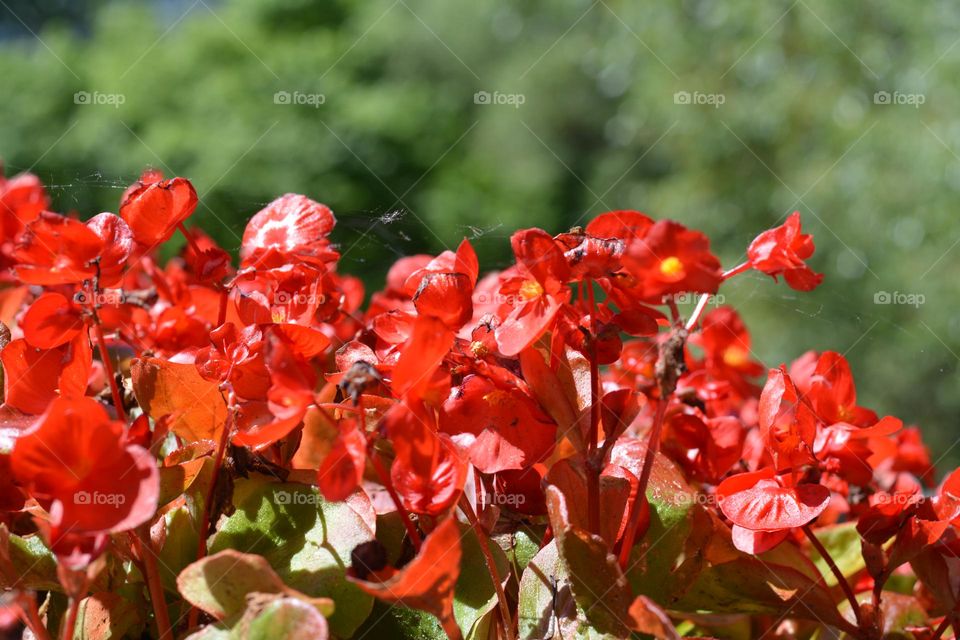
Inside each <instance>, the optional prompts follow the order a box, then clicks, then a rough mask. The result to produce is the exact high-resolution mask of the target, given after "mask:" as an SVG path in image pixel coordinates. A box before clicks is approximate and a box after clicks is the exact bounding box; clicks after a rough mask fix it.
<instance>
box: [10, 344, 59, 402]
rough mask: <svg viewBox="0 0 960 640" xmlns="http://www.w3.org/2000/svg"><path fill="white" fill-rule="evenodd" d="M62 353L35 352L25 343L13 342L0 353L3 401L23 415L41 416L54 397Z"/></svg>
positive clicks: (46, 350) (55, 350)
mask: <svg viewBox="0 0 960 640" xmlns="http://www.w3.org/2000/svg"><path fill="white" fill-rule="evenodd" d="M62 359H63V351H62V350H60V349H44V350H41V349H35V348H33V347H31V346H30V345H28V344H27V341H26V340H14V341H13V342H11V343H10V344H8V345H7V346H6V347H4V349H3V352H2V353H0V360H2V361H3V373H4V375H3V388H4V396H3V397H4V401H5V402H6V404H8V405H10V406H11V407H13V408H15V409H19V410H20V411H23V412H24V413H32V414H41V413H43V412H44V411H46V409H47V405H49V404H50V401H51V400H53V399H54V398H55V397H56V396H57V378H58V377H59V376H60V371H61V369H62V368H63V362H62Z"/></svg>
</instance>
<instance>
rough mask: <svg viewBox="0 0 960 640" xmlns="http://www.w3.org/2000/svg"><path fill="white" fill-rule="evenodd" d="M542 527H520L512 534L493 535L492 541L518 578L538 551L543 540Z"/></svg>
mask: <svg viewBox="0 0 960 640" xmlns="http://www.w3.org/2000/svg"><path fill="white" fill-rule="evenodd" d="M543 532H544V527H541V526H537V527H535V528H534V527H531V526H528V525H522V526H521V527H520V528H519V529H517V530H516V531H515V532H513V533H504V534H500V535H495V536H494V537H493V539H494V540H495V541H496V542H497V544H498V545H499V547H500V548H501V549H502V550H503V552H504V553H505V554H506V556H507V560H509V561H510V564H511V565H512V567H513V571H514V573H515V574H516V575H517V576H518V577H519V576H520V575H522V574H523V570H524V569H526V568H527V564H529V563H530V561H531V560H533V557H534V556H536V555H537V552H538V551H540V541H541V540H543Z"/></svg>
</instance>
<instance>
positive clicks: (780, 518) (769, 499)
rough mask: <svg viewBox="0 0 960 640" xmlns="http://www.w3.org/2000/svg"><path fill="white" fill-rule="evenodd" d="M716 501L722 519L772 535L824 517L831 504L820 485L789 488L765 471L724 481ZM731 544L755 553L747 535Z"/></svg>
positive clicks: (798, 485) (752, 541)
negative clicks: (823, 514)
mask: <svg viewBox="0 0 960 640" xmlns="http://www.w3.org/2000/svg"><path fill="white" fill-rule="evenodd" d="M717 500H718V502H719V506H720V510H721V511H722V512H723V515H725V516H726V517H727V518H728V519H729V520H730V521H731V522H732V523H733V524H735V525H736V526H738V527H741V528H743V529H747V530H750V531H761V532H766V533H775V532H780V531H785V530H787V529H794V528H797V527H802V526H803V525H805V524H808V523H809V522H811V521H812V520H813V519H814V518H816V517H817V516H819V515H820V514H821V513H823V511H824V510H825V509H826V508H827V505H829V504H830V490H829V489H827V488H826V487H824V486H822V485H819V484H797V485H793V486H791V485H789V484H787V483H786V482H785V481H784V480H783V478H781V477H779V476H777V475H776V474H774V471H773V469H770V468H767V469H764V470H762V471H754V472H751V473H741V474H739V475H735V476H731V477H729V478H727V479H726V480H724V481H723V482H721V483H720V485H719V486H718V487H717ZM781 539H782V538H781ZM733 542H734V545H737V547H738V548H741V547H747V548H741V550H742V551H746V552H748V553H753V552H754V548H755V547H752V546H751V545H752V544H754V543H755V542H756V541H755V540H753V539H752V538H751V536H749V535H743V534H742V533H741V534H740V536H738V535H734V538H733ZM764 546H765V545H764Z"/></svg>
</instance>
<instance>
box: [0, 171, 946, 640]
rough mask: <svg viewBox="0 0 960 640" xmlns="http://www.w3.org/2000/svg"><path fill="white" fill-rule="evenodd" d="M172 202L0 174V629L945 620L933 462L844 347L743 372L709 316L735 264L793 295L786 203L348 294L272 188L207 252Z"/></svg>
mask: <svg viewBox="0 0 960 640" xmlns="http://www.w3.org/2000/svg"><path fill="white" fill-rule="evenodd" d="M197 206H198V197H197V194H196V191H195V190H194V188H193V186H192V185H191V183H190V182H189V181H188V180H186V179H184V178H179V177H178V178H172V179H167V178H165V177H164V176H163V175H161V174H160V173H158V172H156V171H147V172H145V173H144V174H143V175H142V176H141V178H140V180H139V181H138V182H137V183H136V184H134V185H132V186H131V187H130V188H129V189H127V191H126V192H125V193H124V194H123V196H122V199H121V201H120V203H119V208H118V214H116V215H115V214H113V213H101V214H99V215H96V216H94V217H92V218H90V219H89V220H87V221H86V222H83V221H81V220H79V219H77V218H76V217H73V216H69V215H61V214H58V213H54V212H51V211H49V207H50V201H49V199H48V197H47V195H46V193H45V190H44V188H43V186H42V185H41V184H40V182H39V181H38V180H37V179H36V177H34V176H32V175H20V176H16V177H13V178H10V179H0V225H2V228H3V243H2V245H0V268H2V269H3V270H2V275H0V280H2V289H0V320H2V322H3V324H2V326H0V329H2V331H0V342H2V351H0V361H2V365H3V387H4V395H3V401H4V402H3V405H2V407H0V415H2V433H3V439H2V441H0V443H2V448H0V484H2V485H3V487H2V488H3V490H2V492H0V522H2V524H0V577H2V578H3V580H4V587H5V588H6V589H7V591H6V595H5V596H4V598H3V600H0V613H4V614H5V615H2V616H0V624H3V625H14V624H17V623H18V621H19V623H20V624H24V625H26V626H28V627H29V628H30V630H31V632H32V633H33V634H34V635H35V636H36V637H38V638H44V637H49V632H50V631H52V630H54V629H56V628H59V629H60V630H61V633H62V634H63V637H65V638H69V637H73V636H74V633H75V632H76V633H90V632H91V631H90V630H91V629H97V630H99V631H103V629H104V628H106V627H109V631H110V637H119V636H122V635H124V634H127V635H130V636H141V635H142V634H148V635H151V636H153V637H158V638H172V637H173V636H174V635H177V636H178V637H180V636H182V635H183V634H185V633H187V632H189V633H195V634H197V635H196V637H197V638H201V637H207V635H208V634H211V635H212V634H217V633H224V634H226V633H230V634H233V635H234V636H236V637H261V636H263V637H277V634H278V633H281V632H280V631H279V630H278V629H280V627H278V626H277V625H282V624H286V625H289V626H288V627H285V628H286V629H288V632H287V633H288V634H289V635H293V634H294V632H293V631H292V630H293V629H294V628H295V627H296V628H299V629H300V633H303V629H309V633H308V635H306V636H304V637H308V636H309V637H327V636H328V635H330V636H334V637H344V638H345V637H351V636H353V635H356V636H358V637H360V636H362V635H363V634H364V633H366V632H368V631H370V630H371V629H375V628H377V625H380V624H387V622H384V619H387V620H389V621H392V622H391V624H392V623H396V621H397V620H400V619H406V620H408V623H409V618H402V616H400V617H398V616H397V615H396V613H395V612H396V609H395V608H393V607H392V605H397V604H398V605H403V607H401V609H404V610H415V611H416V612H417V613H416V615H417V616H421V617H420V618H417V622H416V623H415V624H414V625H413V626H412V627H410V628H411V629H414V628H415V631H410V633H412V634H413V635H412V636H410V637H428V636H429V637H432V635H431V634H436V635H438V636H441V637H442V636H443V635H445V636H446V637H449V638H465V637H469V638H486V637H491V638H495V637H496V638H514V637H524V638H546V637H550V638H552V637H573V636H576V635H580V634H586V635H590V636H592V635H593V634H597V635H601V636H610V637H628V636H630V635H631V634H632V633H634V632H640V633H643V634H648V635H652V636H655V637H664V638H675V637H680V636H681V635H707V636H714V635H716V636H722V637H733V638H748V637H760V636H761V635H765V634H769V635H770V637H783V638H787V637H790V638H813V637H835V634H838V633H844V634H847V636H849V637H854V638H862V639H864V640H866V639H873V638H881V637H916V638H939V637H944V634H945V633H946V632H947V630H948V628H949V627H951V626H954V627H957V626H960V606H958V605H957V603H958V602H960V589H958V587H957V584H956V580H955V575H954V574H955V573H956V567H957V564H956V562H957V560H956V559H957V556H956V553H957V551H958V550H960V538H958V533H957V532H958V529H957V525H960V474H957V473H954V474H951V475H949V476H948V477H947V479H946V480H945V481H944V482H943V483H942V484H941V485H940V486H939V487H934V475H933V467H932V464H931V461H930V456H929V452H928V451H927V449H926V448H925V447H924V445H923V443H922V441H921V439H920V436H919V432H918V430H917V429H916V428H914V427H910V428H904V426H903V424H902V422H901V421H900V420H898V419H897V418H894V417H891V416H885V417H880V416H878V415H877V414H876V413H874V412H873V411H871V410H870V409H868V408H866V407H863V406H860V405H859V404H858V401H857V395H856V390H855V386H854V382H853V376H852V373H851V370H850V367H849V365H848V364H847V361H846V360H845V359H844V357H843V356H842V355H840V354H838V353H834V352H824V353H819V354H818V353H813V352H808V353H805V354H803V355H800V356H799V357H798V358H797V359H796V360H795V361H794V362H792V363H791V364H790V365H789V366H787V365H780V366H779V367H775V368H771V369H769V370H768V369H767V367H765V366H764V365H762V364H761V363H760V362H759V361H758V359H757V357H756V356H755V354H754V352H753V350H752V347H751V339H750V335H749V333H748V330H747V328H746V326H745V324H744V322H743V320H742V319H741V318H740V316H739V315H738V313H737V312H736V311H735V310H734V309H733V308H731V307H728V306H719V307H715V308H713V309H710V310H708V302H709V300H710V298H711V296H712V295H713V294H716V293H717V291H718V289H719V288H720V287H721V285H723V283H724V282H726V281H727V280H729V279H731V278H733V277H737V276H738V275H740V274H743V273H747V272H751V271H752V272H754V273H762V274H765V275H767V276H771V277H772V278H773V279H774V280H777V279H778V278H780V277H781V276H782V278H783V280H784V281H785V283H786V285H788V286H790V287H792V288H793V289H796V290H798V291H809V290H811V289H813V288H815V287H817V286H818V285H819V284H820V283H821V281H822V279H823V276H822V275H821V274H818V273H815V272H814V271H813V270H812V269H811V268H810V267H809V266H808V265H807V263H806V261H807V260H808V259H810V258H811V256H812V255H813V253H814V245H813V240H812V238H811V236H809V235H806V234H803V233H802V232H801V227H800V215H799V213H794V214H792V215H790V216H789V217H788V218H787V219H786V221H785V222H784V224H782V225H781V226H778V227H776V228H774V229H770V230H768V231H764V232H763V233H761V234H760V235H758V236H757V238H756V239H755V240H754V241H753V242H752V243H751V244H750V246H749V247H748V248H747V252H746V255H747V260H746V262H744V263H742V264H740V265H737V266H734V267H732V268H730V269H727V270H724V268H723V267H722V266H721V262H720V260H719V259H718V258H717V256H716V255H714V253H713V252H712V251H711V248H710V242H709V239H708V238H707V237H706V236H705V235H704V234H703V233H701V232H699V231H696V230H693V229H689V228H687V227H685V226H684V225H682V224H680V223H678V222H674V221H670V220H654V219H652V218H650V217H648V216H647V215H645V214H643V213H640V212H638V211H611V212H608V213H604V214H601V215H599V216H597V217H596V218H594V219H593V220H591V221H590V222H589V224H587V225H586V226H584V227H577V228H574V229H571V230H569V231H568V232H565V233H560V234H559V235H551V234H550V233H548V232H546V231H544V230H541V229H523V230H520V231H517V232H516V233H514V234H513V235H512V237H511V239H510V242H511V247H512V250H513V255H514V257H515V262H514V264H513V265H512V266H511V267H509V268H507V269H505V270H503V271H500V272H493V273H485V274H484V273H482V272H481V269H480V264H479V261H478V258H477V255H476V253H475V252H474V249H473V247H472V246H471V245H470V243H469V241H467V240H464V241H463V242H462V243H460V245H459V246H458V247H457V248H456V250H447V251H444V252H443V253H441V254H439V255H437V256H430V255H415V256H409V257H406V258H403V259H401V260H398V261H397V262H396V263H395V264H394V265H393V266H392V267H391V268H390V270H389V273H388V274H387V278H386V285H385V287H384V288H383V289H382V290H380V291H376V292H373V293H372V294H370V295H369V299H368V302H367V304H366V305H364V301H365V299H367V295H366V293H365V291H364V287H363V285H362V283H361V282H360V281H359V280H358V279H357V278H354V277H351V276H349V275H344V274H341V273H339V272H338V270H337V266H338V260H339V257H340V254H339V252H338V249H337V246H336V244H335V243H333V242H332V241H331V239H330V236H331V233H332V232H333V231H334V227H335V224H336V220H335V217H334V214H333V212H332V211H331V210H330V208H328V207H327V206H325V205H323V204H320V203H319V202H316V201H314V200H311V199H310V198H308V197H305V196H302V195H294V194H287V195H284V196H282V197H280V198H277V199H276V200H274V201H273V202H271V203H269V204H268V205H267V206H266V207H265V208H264V209H263V210H261V211H260V212H258V213H257V214H255V215H254V216H253V217H252V218H251V219H250V221H249V223H248V224H247V227H246V229H245V231H244V233H243V237H242V239H241V240H240V247H239V261H238V262H237V263H235V262H234V260H233V258H232V257H231V256H230V254H229V253H228V252H227V251H225V250H224V249H223V248H221V247H219V246H217V244H216V243H215V242H214V241H213V240H212V239H211V238H210V237H208V236H207V235H205V234H203V233H202V232H201V231H199V230H197V229H196V228H194V229H188V228H187V227H185V226H184V223H185V222H186V221H187V220H188V219H189V218H190V216H191V215H192V214H193V213H194V210H195V209H196V207H197ZM175 234H180V235H182V236H183V239H184V240H185V242H184V243H183V248H182V249H181V250H180V251H179V253H178V254H177V255H175V256H174V257H173V258H172V259H170V260H168V261H166V263H162V262H161V261H160V260H159V257H158V256H159V249H160V248H161V247H162V246H163V245H164V244H165V243H167V242H168V241H169V240H170V239H171V238H172V237H173V236H174V235H175ZM691 294H695V295H696V296H698V298H699V301H698V303H697V304H695V305H690V308H689V309H686V311H685V313H686V317H684V311H682V310H681V307H682V306H684V305H683V304H682V301H683V300H685V299H686V297H687V296H690V295H691ZM184 549H186V550H187V552H186V553H184ZM224 585H228V586H229V588H227V587H225V586H224ZM375 599H377V600H379V601H382V603H383V604H381V605H377V606H380V607H383V608H381V609H379V610H377V609H374V608H373V607H374V605H373V602H374V600H375ZM171 602H174V603H176V604H175V606H171ZM388 606H389V608H388ZM378 611H379V612H378ZM704 613H713V614H725V615H723V616H709V615H704ZM178 615H179V617H177V616H178ZM104 625H106V627H105V626H104ZM398 628H399V627H396V628H394V627H391V629H394V630H393V631H392V633H400V632H399V631H397V629H398ZM908 634H912V636H908ZM95 637H100V636H95ZM103 637H107V636H103ZM231 637H232V636H231ZM297 637H299V636H297Z"/></svg>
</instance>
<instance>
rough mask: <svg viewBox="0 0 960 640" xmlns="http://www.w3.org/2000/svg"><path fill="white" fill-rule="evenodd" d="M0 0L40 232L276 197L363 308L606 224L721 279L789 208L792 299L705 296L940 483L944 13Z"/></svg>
mask: <svg viewBox="0 0 960 640" xmlns="http://www.w3.org/2000/svg"><path fill="white" fill-rule="evenodd" d="M0 5H2V6H0V83H2V86H3V99H2V101H0V105H2V106H0V109H2V111H0V116H2V117H0V157H2V159H3V161H4V163H5V165H6V172H7V174H8V175H10V174H13V173H16V172H18V171H23V170H31V171H33V172H35V173H37V174H38V175H39V176H40V177H41V178H42V179H43V180H44V182H45V183H47V184H48V185H49V187H50V192H51V195H52V197H53V200H54V205H55V208H56V209H57V210H59V211H68V210H76V211H78V212H79V213H80V215H81V216H84V217H88V216H90V215H93V214H95V213H97V212H99V211H103V210H113V211H115V210H116V208H117V200H118V198H119V197H120V194H121V192H122V189H123V188H124V187H125V186H126V185H127V184H129V183H130V182H131V181H133V180H134V179H135V178H136V177H137V176H138V175H139V173H140V171H141V170H142V169H143V168H144V167H146V166H154V167H157V168H159V169H162V170H164V171H165V172H166V173H168V174H171V175H172V174H176V175H183V176H186V177H189V178H190V180H192V181H193V182H194V184H195V185H196V186H197V189H198V191H199V193H200V194H201V199H202V202H203V204H202V206H201V208H200V209H199V210H198V212H197V214H196V215H195V216H194V218H193V219H192V220H191V222H192V224H195V225H198V226H200V227H202V228H203V229H204V230H206V231H207V232H209V233H210V234H211V235H213V236H214V237H215V238H216V239H217V240H218V241H219V242H221V243H222V244H223V245H224V246H225V247H226V248H228V249H232V250H235V249H236V247H237V246H238V244H239V236H240V235H241V233H242V230H243V226H244V223H245V221H246V220H247V219H248V218H249V216H250V215H251V214H253V213H254V212H255V211H257V210H258V209H259V208H260V207H261V206H263V204H265V203H266V202H268V201H269V200H271V199H272V198H273V197H275V196H276V195H279V194H281V193H285V192H302V193H304V194H307V195H309V196H311V197H313V198H315V199H318V200H320V201H322V202H325V203H327V204H329V205H330V206H331V207H332V208H333V209H334V211H335V212H336V213H337V215H338V219H339V221H340V223H339V226H338V229H337V231H336V232H335V239H336V240H337V241H338V242H339V243H340V245H341V248H342V250H343V252H344V255H345V257H344V260H343V270H345V271H352V272H354V273H358V274H360V275H362V276H363V277H364V279H365V281H366V282H367V283H368V285H369V286H370V287H371V288H376V287H379V286H380V285H381V283H382V279H383V275H384V272H385V269H386V268H387V267H388V266H389V264H390V263H391V262H392V261H393V259H395V258H396V257H398V256H400V255H405V254H410V253H421V252H438V251H440V250H442V249H443V248H444V247H447V246H453V245H454V244H455V243H456V242H458V241H459V239H460V238H462V237H464V236H467V237H470V238H471V240H472V241H473V242H474V243H475V246H476V247H477V250H478V252H479V253H480V256H481V260H482V261H483V265H484V266H485V267H486V268H488V269H490V268H497V267H502V266H504V265H506V264H507V263H508V262H509V260H510V256H509V243H508V241H507V239H508V237H509V235H510V233H512V231H514V230H515V229H516V228H518V227H521V226H534V225H536V226H541V227H543V228H545V229H547V230H549V231H551V232H553V233H556V232H559V231H562V230H565V229H566V228H568V227H570V226H572V225H576V224H580V223H583V222H585V221H587V220H589V219H590V217H591V216H592V215H595V214H597V213H599V212H602V211H605V210H610V209H628V208H630V209H640V210H642V211H644V212H646V213H648V214H649V215H651V216H653V217H671V218H675V219H678V220H680V221H682V222H684V223H685V224H687V225H689V226H692V227H696V228H700V229H702V230H704V231H705V232H707V233H708V234H709V235H710V236H711V237H712V238H714V241H715V251H716V252H717V254H718V255H719V256H720V257H721V259H722V260H723V263H724V265H725V266H728V267H729V266H733V265H735V264H737V263H738V262H740V261H741V259H742V258H743V253H744V251H745V248H746V246H747V244H748V243H749V241H750V240H751V239H752V238H753V237H754V236H755V235H756V234H757V233H758V232H760V231H762V230H763V229H765V228H768V227H770V226H773V225H775V224H778V223H780V222H781V221H782V220H783V219H784V217H785V216H786V215H787V214H788V213H790V212H791V211H793V210H799V211H800V212H801V213H802V214H803V222H804V227H805V230H806V231H809V232H811V233H813V234H814V236H815V239H816V242H817V253H816V255H815V257H814V258H813V260H812V261H811V264H812V266H813V267H814V268H815V269H816V270H818V271H821V272H825V273H826V280H825V282H824V284H823V285H822V286H821V287H820V289H819V290H817V291H816V292H814V293H813V294H795V293H794V292H792V291H791V290H789V289H788V288H787V287H786V286H784V285H783V284H781V285H776V284H774V283H773V282H771V281H769V279H768V278H765V277H763V276H760V275H747V276H744V277H741V278H738V279H737V280H736V281H734V282H733V283H731V285H729V286H727V287H725V288H724V290H723V295H724V297H725V300H726V302H729V303H731V304H733V305H734V306H736V307H737V308H738V309H739V310H740V311H741V313H742V315H743V317H744V319H745V321H746V322H747V324H748V326H749V327H750V328H751V329H752V330H753V332H754V336H755V341H754V351H755V352H756V356H757V357H758V358H760V359H761V360H762V361H764V362H765V363H767V364H769V365H771V366H776V365H777V364H779V363H780V362H781V361H789V360H791V359H793V358H795V357H797V356H799V355H800V354H801V353H803V351H805V350H807V349H817V350H826V349H832V350H836V351H839V352H841V353H844V354H845V355H846V356H847V357H848V358H849V359H850V361H851V363H852V365H853V367H854V374H855V375H856V377H857V380H858V382H859V392H860V402H861V403H862V404H865V405H867V406H871V407H873V408H875V409H877V410H878V411H879V412H885V413H894V414H896V415H899V416H901V417H903V418H904V420H905V421H907V422H908V423H917V424H920V425H921V426H922V427H923V428H924V429H925V430H926V433H927V438H928V440H929V442H930V443H931V445H932V448H933V457H934V459H939V463H940V466H941V467H944V466H947V465H948V464H949V465H954V466H955V465H957V464H960V447H956V448H955V447H954V444H955V443H956V442H957V439H956V435H955V434H956V433H957V418H958V415H960V381H958V377H957V361H958V355H957V354H958V353H960V315H958V314H957V313H956V312H955V309H956V308H957V306H958V302H960V287H958V286H957V273H958V272H957V269H958V263H960V248H957V244H958V243H960V223H958V210H957V209H958V208H957V199H958V191H960V120H958V119H957V118H956V116H955V114H956V112H957V107H958V106H960V85H958V83H957V80H956V79H957V78H958V77H960V35H958V34H960V29H958V27H960V5H958V4H957V3H953V2H949V1H947V0H943V1H931V2H924V3H904V2H897V1H896V0H886V1H874V2H867V3H856V4H851V3H838V2H831V1H830V0H782V1H776V2H766V3H757V2H752V1H750V0H730V1H725V2H714V1H708V0H685V1H682V2H671V3H653V4H650V3H636V2H627V1H623V0H596V1H591V0H552V1H550V2H547V1H546V0H527V1H524V2H520V1H518V0H499V1H495V0H482V1H481V0H478V1H475V2H440V1H430V0H369V1H365V2H348V1H346V0H339V1H337V0H334V1H325V2H319V1H318V2H310V1H308V0H229V1H227V0H224V1H221V2H214V0H195V1H190V0H167V1H157V2H151V3H123V2H104V1H99V2H98V1H94V0H86V1H78V2H69V1H67V0H59V1H53V2H29V1H26V0H5V2H2V3H0ZM78 92H86V94H87V95H88V96H89V97H88V99H87V100H86V102H85V101H84V99H83V98H82V97H81V98H77V97H76V96H77V94H78ZM277 92H286V95H287V96H289V100H288V101H287V103H284V98H283V96H284V94H283V93H281V94H279V96H278V94H277ZM478 92H487V93H488V94H490V100H489V101H488V103H484V100H483V98H482V96H481V97H480V98H479V99H478V98H477V97H476V94H478ZM80 95H81V96H82V95H83V94H80ZM111 96H113V98H112V100H111V98H110V97H111ZM117 96H121V99H117ZM320 96H322V97H320ZM685 96H688V97H689V100H687V99H686V98H685ZM120 102H122V104H118V103H120ZM321 102H322V103H321ZM521 102H522V104H518V103H521ZM887 301H890V302H892V303H886V302H887Z"/></svg>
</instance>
